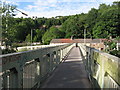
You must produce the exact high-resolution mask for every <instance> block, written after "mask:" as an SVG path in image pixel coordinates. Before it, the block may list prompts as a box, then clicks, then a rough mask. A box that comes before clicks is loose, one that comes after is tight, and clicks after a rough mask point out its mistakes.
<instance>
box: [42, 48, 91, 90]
mask: <svg viewBox="0 0 120 90" xmlns="http://www.w3.org/2000/svg"><path fill="white" fill-rule="evenodd" d="M41 88H91V84H90V81H89V79H88V76H87V73H86V71H85V66H84V64H83V61H82V58H81V54H80V50H79V48H78V47H74V48H73V49H72V50H71V52H70V54H69V56H68V58H67V59H66V60H65V61H64V62H63V63H61V64H59V65H58V67H57V68H56V69H55V71H54V72H53V74H52V75H51V76H50V77H49V78H48V79H47V80H46V81H45V83H44V84H43V86H42V87H41Z"/></svg>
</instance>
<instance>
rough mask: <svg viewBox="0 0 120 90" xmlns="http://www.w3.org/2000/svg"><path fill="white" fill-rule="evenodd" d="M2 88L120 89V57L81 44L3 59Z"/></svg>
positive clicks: (22, 53) (0, 64) (0, 76)
mask: <svg viewBox="0 0 120 90" xmlns="http://www.w3.org/2000/svg"><path fill="white" fill-rule="evenodd" d="M0 70H1V71H0V79H1V80H0V81H1V82H0V88H1V89H4V88H91V89H94V88H100V89H104V88H114V89H115V90H119V89H120V58H118V57H115V56H112V55H110V54H107V53H104V52H101V51H99V50H97V49H94V48H91V47H88V46H86V45H83V44H79V43H78V47H76V46H75V44H74V43H73V44H64V45H56V46H49V47H43V48H37V49H34V50H29V51H24V52H19V53H11V54H6V55H1V56H0Z"/></svg>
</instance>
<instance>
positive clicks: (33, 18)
mask: <svg viewBox="0 0 120 90" xmlns="http://www.w3.org/2000/svg"><path fill="white" fill-rule="evenodd" d="M36 18H37V17H34V16H33V17H32V20H33V22H35V19H36ZM33 30H35V28H31V46H32V40H33V39H32V38H33Z"/></svg>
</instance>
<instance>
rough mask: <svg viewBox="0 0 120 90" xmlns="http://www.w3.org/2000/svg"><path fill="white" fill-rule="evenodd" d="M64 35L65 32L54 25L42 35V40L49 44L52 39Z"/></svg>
mask: <svg viewBox="0 0 120 90" xmlns="http://www.w3.org/2000/svg"><path fill="white" fill-rule="evenodd" d="M63 37H64V33H63V32H62V31H60V30H59V29H58V28H56V27H55V26H52V27H50V29H49V30H48V31H46V32H45V34H44V35H43V37H42V41H43V43H44V44H49V42H50V41H51V40H52V39H56V38H63Z"/></svg>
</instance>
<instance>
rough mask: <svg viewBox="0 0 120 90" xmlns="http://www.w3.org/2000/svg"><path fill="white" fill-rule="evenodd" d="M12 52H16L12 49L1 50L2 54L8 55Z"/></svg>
mask: <svg viewBox="0 0 120 90" xmlns="http://www.w3.org/2000/svg"><path fill="white" fill-rule="evenodd" d="M14 52H16V51H15V50H14V49H8V48H7V49H3V50H2V54H8V53H14Z"/></svg>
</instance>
